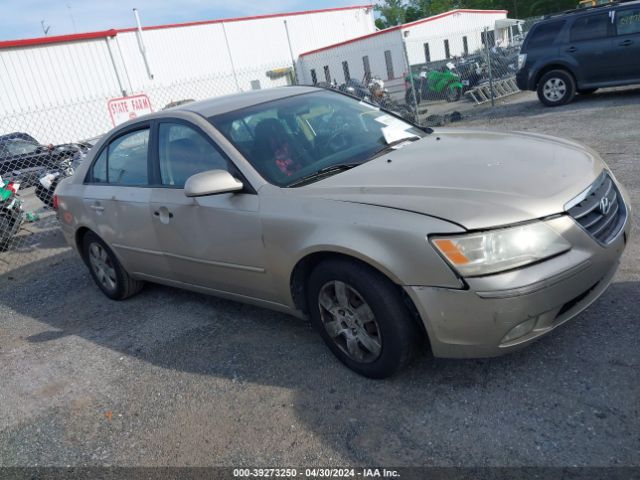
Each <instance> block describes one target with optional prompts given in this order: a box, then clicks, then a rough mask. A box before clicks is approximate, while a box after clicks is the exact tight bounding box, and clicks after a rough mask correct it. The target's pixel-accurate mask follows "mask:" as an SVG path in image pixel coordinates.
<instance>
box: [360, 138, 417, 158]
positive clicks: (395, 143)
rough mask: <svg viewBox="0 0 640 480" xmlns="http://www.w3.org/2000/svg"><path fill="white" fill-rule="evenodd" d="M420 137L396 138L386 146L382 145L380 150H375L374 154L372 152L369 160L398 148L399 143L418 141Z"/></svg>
mask: <svg viewBox="0 0 640 480" xmlns="http://www.w3.org/2000/svg"><path fill="white" fill-rule="evenodd" d="M420 139H421V138H420V137H406V138H400V139H398V140H394V141H393V142H391V143H387V144H386V145H385V146H384V147H382V148H381V149H380V150H377V151H375V152H374V153H373V154H371V155H370V156H369V157H368V158H367V160H372V159H374V158H376V157H379V156H380V155H384V154H385V153H387V152H389V151H390V150H396V148H394V147H397V146H398V145H402V144H403V143H409V142H416V141H418V140H420Z"/></svg>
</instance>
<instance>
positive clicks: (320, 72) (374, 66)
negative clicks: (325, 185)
mask: <svg viewBox="0 0 640 480" xmlns="http://www.w3.org/2000/svg"><path fill="white" fill-rule="evenodd" d="M507 13H508V12H507V11H506V10H464V9H458V10H452V11H450V12H446V13H442V14H440V15H435V16H433V17H429V18H424V19H421V20H418V21H415V22H411V23H405V24H403V25H399V26H395V27H391V28H388V29H385V30H381V31H378V32H374V33H370V34H366V35H363V36H361V37H358V38H352V39H350V40H346V41H343V42H339V43H336V44H334V45H329V46H326V47H321V48H318V49H315V50H312V51H308V52H305V53H302V54H301V55H300V58H299V60H298V71H299V76H300V77H301V79H302V80H303V81H304V82H305V83H316V82H333V81H334V80H335V82H337V83H338V84H340V83H343V82H345V81H346V79H347V78H355V79H358V80H362V79H363V78H365V76H379V77H380V78H382V79H383V80H385V81H386V82H387V85H388V86H393V85H395V84H398V83H400V82H402V81H403V79H404V76H405V75H406V74H407V72H408V70H409V68H408V65H407V57H408V60H409V63H410V64H411V65H418V64H423V63H427V62H432V61H437V60H444V59H447V58H452V57H455V56H461V55H464V54H465V53H472V52H473V51H475V50H478V49H479V48H481V47H482V46H483V45H484V42H485V34H484V33H483V31H484V29H485V28H488V30H489V34H488V35H486V36H487V38H488V41H489V42H490V43H493V42H494V41H499V42H501V43H505V42H506V41H507V40H508V38H509V37H508V32H506V31H505V30H496V29H495V24H496V21H497V20H501V19H505V18H506V17H507ZM503 37H504V38H503Z"/></svg>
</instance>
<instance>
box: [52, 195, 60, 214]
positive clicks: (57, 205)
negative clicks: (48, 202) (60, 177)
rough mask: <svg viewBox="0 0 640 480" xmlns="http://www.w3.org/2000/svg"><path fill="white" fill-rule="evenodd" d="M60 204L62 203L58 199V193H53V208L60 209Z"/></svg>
mask: <svg viewBox="0 0 640 480" xmlns="http://www.w3.org/2000/svg"><path fill="white" fill-rule="evenodd" d="M59 206H60V203H59V201H58V195H55V194H54V195H53V209H54V210H58V207H59Z"/></svg>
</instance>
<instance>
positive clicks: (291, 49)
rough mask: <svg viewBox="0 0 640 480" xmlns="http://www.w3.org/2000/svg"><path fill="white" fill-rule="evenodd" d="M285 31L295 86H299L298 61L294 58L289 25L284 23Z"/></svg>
mask: <svg viewBox="0 0 640 480" xmlns="http://www.w3.org/2000/svg"><path fill="white" fill-rule="evenodd" d="M284 30H285V32H287V44H288V45H289V55H291V66H292V67H293V81H292V83H293V85H297V84H298V72H297V70H296V59H295V58H294V56H293V48H292V47H291V37H290V36H289V25H287V21H286V20H285V21H284Z"/></svg>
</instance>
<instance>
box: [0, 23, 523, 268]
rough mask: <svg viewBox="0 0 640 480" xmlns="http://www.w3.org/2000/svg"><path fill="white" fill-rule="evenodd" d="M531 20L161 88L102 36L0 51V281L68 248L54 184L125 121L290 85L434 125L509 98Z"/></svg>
mask: <svg viewBox="0 0 640 480" xmlns="http://www.w3.org/2000/svg"><path fill="white" fill-rule="evenodd" d="M534 20H535V19H534ZM534 20H531V21H518V22H504V27H503V28H500V29H497V28H488V27H484V28H474V29H466V30H464V29H458V30H456V32H455V34H451V33H447V34H446V35H428V36H425V35H406V34H405V31H403V30H402V29H396V30H393V31H390V32H388V33H382V34H376V35H375V36H372V38H370V39H367V40H366V42H351V43H350V46H348V48H345V47H344V46H341V48H337V47H336V48H325V49H322V51H318V52H311V53H309V54H301V55H300V56H298V57H297V58H295V60H294V58H293V55H291V57H290V59H287V60H288V61H278V62H274V63H270V64H260V65H251V66H248V67H247V66H245V67H238V66H234V65H233V62H231V65H230V66H229V67H227V68H225V69H216V71H215V73H212V72H206V71H202V70H203V69H198V70H200V71H201V72H200V73H198V74H188V75H187V74H184V75H174V79H173V80H171V81H163V82H156V81H154V79H153V74H152V72H150V71H149V67H148V65H146V70H147V71H145V66H144V65H142V66H139V69H138V70H139V71H132V70H127V69H126V68H123V65H122V64H120V65H119V64H118V61H117V58H118V55H116V53H117V52H118V50H119V49H120V48H121V46H120V45H119V44H118V40H117V39H115V40H114V39H113V38H109V37H107V38H106V39H105V38H101V39H98V40H96V41H92V42H86V43H85V44H82V45H78V44H74V43H72V44H70V45H63V46H56V47H55V48H52V47H42V48H40V47H39V48H33V49H29V50H28V51H26V50H20V49H17V50H15V49H8V50H2V49H0V72H1V73H2V74H0V177H1V180H0V274H5V273H7V272H10V271H14V270H17V269H20V268H21V267H24V266H26V265H28V264H30V263H33V262H35V261H37V260H40V259H42V258H45V257H48V256H52V255H56V254H58V253H60V252H62V251H64V250H66V249H67V248H68V247H66V245H65V243H64V240H63V238H62V235H61V232H60V230H59V227H58V221H57V219H56V215H55V210H54V209H53V204H52V203H53V192H54V191H55V187H56V185H57V184H58V182H59V181H60V180H61V179H63V178H65V177H67V176H70V175H73V172H74V170H75V168H77V166H78V165H79V162H81V161H82V160H83V158H85V156H86V154H87V152H88V151H89V149H90V148H91V147H92V145H94V144H95V143H96V142H97V141H98V140H99V138H100V137H101V136H102V135H103V134H105V133H106V132H108V131H109V130H110V129H111V128H113V127H114V126H115V125H117V124H119V123H122V122H123V121H126V120H127V119H129V118H134V117H136V116H140V115H144V114H145V113H148V112H151V111H158V110H162V109H165V108H170V107H172V106H175V105H179V104H181V103H184V102H191V101H197V100H203V99H206V98H211V97H217V96H221V95H225V94H230V93H234V92H239V91H248V90H252V89H262V88H272V87H277V86H283V85H290V84H294V83H298V84H315V85H319V86H324V87H327V88H335V89H339V90H341V91H344V92H346V93H349V94H351V95H354V96H356V97H359V98H361V99H364V100H366V101H369V102H371V103H374V104H378V105H380V106H382V107H384V108H387V109H389V110H392V111H394V112H396V113H398V114H400V115H402V116H403V117H405V118H407V119H409V120H411V121H414V122H416V123H420V124H422V125H427V126H430V125H442V124H444V123H448V122H450V121H455V120H457V119H459V118H461V117H464V116H465V115H467V114H469V113H471V112H473V111H474V110H475V109H477V108H483V107H486V106H487V105H491V103H492V101H495V100H496V99H498V98H501V97H504V96H506V95H510V94H513V93H516V92H517V87H516V86H515V82H514V75H515V71H516V68H517V58H518V53H519V47H520V45H521V44H522V41H523V39H524V36H525V35H526V32H527V31H528V29H529V28H530V26H531V25H532V23H534ZM192 47H193V48H194V49H197V48H198V45H192ZM167 48H170V46H168V47H167ZM114 52H115V53H114ZM173 55H174V56H175V55H178V56H179V52H178V53H176V52H173ZM120 57H122V55H120ZM180 68H181V66H180V65H176V70H178V71H180ZM140 78H143V79H144V80H145V81H141V80H139V79H140ZM136 85H138V86H137V87H136Z"/></svg>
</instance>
